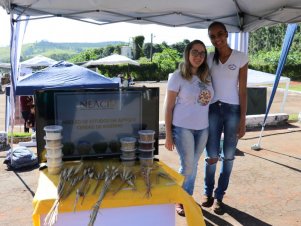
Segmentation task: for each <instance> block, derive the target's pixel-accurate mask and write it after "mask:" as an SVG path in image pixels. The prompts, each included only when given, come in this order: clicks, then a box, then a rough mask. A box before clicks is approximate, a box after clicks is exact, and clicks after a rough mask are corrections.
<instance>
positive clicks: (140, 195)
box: [32, 160, 205, 226]
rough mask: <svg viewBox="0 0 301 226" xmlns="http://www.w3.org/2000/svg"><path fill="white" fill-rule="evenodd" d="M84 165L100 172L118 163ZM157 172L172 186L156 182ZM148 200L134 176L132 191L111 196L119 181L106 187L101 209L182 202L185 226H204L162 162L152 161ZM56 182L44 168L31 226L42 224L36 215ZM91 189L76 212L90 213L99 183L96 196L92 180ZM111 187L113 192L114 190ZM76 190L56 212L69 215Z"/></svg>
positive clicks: (195, 207) (54, 191)
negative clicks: (170, 178)
mask: <svg viewBox="0 0 301 226" xmlns="http://www.w3.org/2000/svg"><path fill="white" fill-rule="evenodd" d="M76 164H79V163H78V162H77V163H76V162H65V163H64V167H70V166H72V165H76ZM84 164H89V165H93V167H94V168H95V169H103V168H104V167H105V165H112V164H116V165H117V164H118V165H120V164H121V163H120V162H118V161H112V160H95V161H88V163H87V162H85V163H84ZM133 169H134V170H136V171H139V169H140V166H139V165H138V164H137V165H136V166H134V167H133ZM158 171H161V172H165V173H167V174H168V175H169V176H170V177H172V178H173V181H174V182H175V183H172V181H170V180H167V179H165V178H161V177H160V179H159V181H157V180H156V172H158ZM151 175H152V176H151V181H152V187H151V194H152V195H151V197H149V198H147V197H146V196H145V192H146V186H145V182H144V181H143V178H142V177H141V176H138V177H137V178H136V180H135V184H136V188H137V189H136V190H128V189H123V190H120V191H119V192H118V193H116V194H115V195H114V194H113V191H114V190H115V189H116V188H117V187H118V186H120V183H121V182H120V180H118V181H117V180H115V181H113V183H112V184H111V186H110V189H109V191H108V192H107V193H106V195H105V197H104V199H103V201H102V203H101V206H100V209H101V208H116V207H129V206H143V205H156V204H173V203H182V204H183V205H184V208H185V214H186V220H187V224H188V226H195V225H198V226H202V225H204V226H205V222H204V218H203V215H202V211H201V208H200V207H199V206H198V205H197V203H196V202H195V201H194V199H193V198H192V197H191V196H190V195H189V194H188V193H186V192H185V191H184V190H183V189H182V187H181V184H182V183H183V177H182V175H180V174H178V173H177V172H175V171H174V170H172V169H171V168H169V167H168V166H167V165H166V164H164V163H163V162H154V170H153V171H152V174H151ZM58 183H59V175H50V174H48V170H47V169H44V170H43V171H41V173H40V175H39V182H38V187H37V191H36V194H35V196H34V199H33V206H34V212H33V216H32V217H33V225H34V226H40V225H43V223H41V222H40V215H46V214H47V213H48V212H49V210H50V209H51V207H52V205H53V203H54V201H55V199H56V197H57V185H58ZM91 183H92V184H91V187H92V189H90V190H89V192H88V194H87V195H86V196H85V199H84V202H83V203H82V204H80V203H81V198H80V199H79V202H78V204H77V205H76V211H87V210H91V209H92V207H93V206H94V204H95V203H96V201H97V199H98V196H99V193H100V190H101V187H102V185H103V182H101V184H100V186H99V188H98V190H97V192H96V194H94V195H93V194H92V191H93V188H94V186H95V185H96V180H91ZM77 187H78V186H77ZM114 188H115V189H114ZM75 190H76V189H74V190H73V191H72V193H71V194H70V195H69V196H68V197H67V199H64V200H62V201H61V202H60V205H59V212H60V213H62V212H73V207H74V201H75V198H76V191H75Z"/></svg>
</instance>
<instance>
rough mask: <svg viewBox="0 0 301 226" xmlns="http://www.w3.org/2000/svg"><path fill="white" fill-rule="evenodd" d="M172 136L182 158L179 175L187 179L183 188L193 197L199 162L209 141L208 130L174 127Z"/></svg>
mask: <svg viewBox="0 0 301 226" xmlns="http://www.w3.org/2000/svg"><path fill="white" fill-rule="evenodd" d="M172 134H173V140H174V143H175V146H176V149H177V152H178V154H179V158H180V168H179V173H180V174H182V175H183V176H184V177H185V178H184V182H183V186H182V187H183V189H184V190H185V191H186V192H187V193H188V194H190V195H192V194H193V190H194V184H195V178H196V175H197V168H198V161H199V159H200V157H201V154H202V153H203V150H204V148H205V146H206V142H207V139H208V128H206V129H203V130H193V129H185V128H182V127H177V126H173V128H172Z"/></svg>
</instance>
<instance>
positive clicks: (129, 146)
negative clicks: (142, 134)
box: [120, 137, 137, 150]
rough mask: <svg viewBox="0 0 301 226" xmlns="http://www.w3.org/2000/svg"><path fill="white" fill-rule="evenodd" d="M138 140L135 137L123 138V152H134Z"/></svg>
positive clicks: (121, 141) (121, 140)
mask: <svg viewBox="0 0 301 226" xmlns="http://www.w3.org/2000/svg"><path fill="white" fill-rule="evenodd" d="M136 141H137V139H136V138H135V137H123V138H121V139H120V143H121V149H122V150H133V149H135V147H136Z"/></svg>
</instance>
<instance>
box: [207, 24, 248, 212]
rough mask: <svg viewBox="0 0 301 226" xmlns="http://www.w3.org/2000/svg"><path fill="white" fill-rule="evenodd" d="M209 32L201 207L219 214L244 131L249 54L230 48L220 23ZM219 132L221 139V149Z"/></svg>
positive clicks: (226, 33) (226, 34)
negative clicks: (210, 96)
mask: <svg viewBox="0 0 301 226" xmlns="http://www.w3.org/2000/svg"><path fill="white" fill-rule="evenodd" d="M208 34H209V38H210V40H211V43H212V45H213V46H214V47H215V52H214V53H210V54H209V55H208V60H207V62H208V66H209V71H210V75H211V77H212V85H213V88H214V98H213V100H212V101H211V104H210V107H209V137H208V142H207V145H206V150H205V154H206V158H205V177H204V182H205V186H204V197H203V201H202V206H204V207H211V206H212V205H213V210H214V212H215V213H217V214H222V213H223V202H222V200H223V197H224V194H225V191H226V190H227V188H228V184H229V180H230V174H231V171H232V167H233V161H234V156H235V151H236V146H237V142H238V139H240V138H241V137H243V136H244V135H245V131H246V125H245V122H246V111H247V71H248V57H247V55H246V54H244V53H242V52H239V51H236V50H233V49H231V48H230V47H229V45H228V44H227V37H228V32H227V29H226V27H225V25H224V24H223V23H220V22H213V23H212V24H211V25H210V26H209V27H208ZM222 133H224V142H223V147H222V148H221V149H220V139H221V135H222ZM218 160H220V161H221V168H220V174H219V179H218V184H217V187H216V189H215V190H214V184H215V180H214V178H215V171H216V164H217V162H218ZM213 190H214V196H213ZM214 199H215V201H214Z"/></svg>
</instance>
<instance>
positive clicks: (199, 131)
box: [165, 40, 213, 216]
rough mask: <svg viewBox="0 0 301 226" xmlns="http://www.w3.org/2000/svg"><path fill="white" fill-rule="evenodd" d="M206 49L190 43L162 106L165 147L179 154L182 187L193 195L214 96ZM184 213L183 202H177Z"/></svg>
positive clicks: (180, 210) (170, 83) (169, 84)
mask: <svg viewBox="0 0 301 226" xmlns="http://www.w3.org/2000/svg"><path fill="white" fill-rule="evenodd" d="M206 60H207V50H206V47H205V45H204V43H203V42H202V41H200V40H194V41H192V42H190V43H189V44H188V45H187V46H186V48H185V51H184V62H183V63H181V64H180V65H179V70H176V71H175V72H174V73H173V74H172V76H171V77H170V79H169V80H168V84H167V99H166V108H165V127H166V141H165V147H166V149H167V150H169V151H172V150H173V149H174V146H175V147H176V150H177V152H178V154H179V159H180V169H179V173H181V174H182V175H183V176H184V183H183V189H184V190H185V191H187V193H188V194H190V195H192V194H193V190H194V184H195V178H196V174H197V166H198V161H199V159H200V156H201V154H202V152H203V150H204V148H205V145H206V142H207V137H208V110H209V102H210V100H211V98H212V96H213V89H212V86H211V81H210V77H209V74H208V66H207V62H206ZM176 211H177V213H178V214H179V215H181V216H185V212H184V208H183V205H182V204H176Z"/></svg>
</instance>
